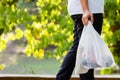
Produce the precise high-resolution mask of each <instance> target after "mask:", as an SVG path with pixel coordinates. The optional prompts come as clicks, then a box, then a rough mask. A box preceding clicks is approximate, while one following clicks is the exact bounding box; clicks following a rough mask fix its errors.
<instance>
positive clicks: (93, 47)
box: [75, 21, 114, 74]
mask: <svg viewBox="0 0 120 80" xmlns="http://www.w3.org/2000/svg"><path fill="white" fill-rule="evenodd" d="M112 64H114V59H113V56H112V53H111V52H110V50H109V48H108V47H107V46H106V44H105V42H104V41H103V39H102V38H101V37H100V35H99V34H98V33H97V32H96V30H95V29H94V28H93V25H92V24H91V22H90V21H89V22H88V25H87V26H85V27H84V28H83V32H82V35H81V39H80V41H79V45H78V50H77V56H76V66H75V74H80V73H86V72H87V71H88V70H89V69H94V68H102V67H110V66H111V65H112Z"/></svg>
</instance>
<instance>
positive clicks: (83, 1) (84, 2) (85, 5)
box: [80, 0, 89, 12]
mask: <svg viewBox="0 0 120 80" xmlns="http://www.w3.org/2000/svg"><path fill="white" fill-rule="evenodd" d="M80 2H81V5H82V9H83V12H85V11H89V7H88V0H80Z"/></svg>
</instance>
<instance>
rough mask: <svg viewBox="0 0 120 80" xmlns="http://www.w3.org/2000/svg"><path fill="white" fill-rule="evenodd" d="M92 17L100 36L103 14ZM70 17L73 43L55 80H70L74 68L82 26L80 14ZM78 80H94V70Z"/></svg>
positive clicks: (82, 75) (81, 75)
mask: <svg viewBox="0 0 120 80" xmlns="http://www.w3.org/2000/svg"><path fill="white" fill-rule="evenodd" d="M93 15H94V23H93V26H94V28H95V30H96V31H97V32H98V33H99V34H100V33H101V29H102V22H103V14H102V13H98V14H93ZM71 17H72V19H73V21H74V41H73V44H72V46H71V47H70V49H69V51H68V53H67V55H66V56H65V58H64V60H63V63H62V65H61V67H60V70H59V72H58V73H57V75H56V80H70V77H71V75H72V72H73V70H74V67H75V61H76V52H77V47H78V44H79V39H80V37H81V33H82V29H83V24H82V20H81V18H82V14H78V15H72V16H71ZM80 80H94V69H90V70H89V71H88V72H87V73H85V74H80Z"/></svg>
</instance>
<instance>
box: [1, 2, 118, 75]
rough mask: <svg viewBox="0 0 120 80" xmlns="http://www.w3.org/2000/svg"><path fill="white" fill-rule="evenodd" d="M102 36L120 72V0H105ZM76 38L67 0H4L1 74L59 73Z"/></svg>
mask: <svg viewBox="0 0 120 80" xmlns="http://www.w3.org/2000/svg"><path fill="white" fill-rule="evenodd" d="M101 37H102V38H103V39H104V40H105V42H106V43H107V45H108V47H109V48H110V50H111V51H112V53H113V56H114V59H115V62H116V65H115V66H114V67H111V68H107V69H102V70H100V71H96V72H95V74H99V75H108V74H109V75H110V74H118V75H119V74H120V59H119V58H120V0H105V10H104V23H103V29H102V35H101ZM72 40H73V22H72V20H71V18H70V16H69V15H68V12H67V0H0V69H1V70H0V74H53V75H55V74H56V73H57V71H58V69H59V66H60V64H61V62H62V60H63V58H64V56H65V55H66V53H67V51H68V49H69V47H70V45H71V44H72Z"/></svg>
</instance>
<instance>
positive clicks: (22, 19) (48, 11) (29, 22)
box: [0, 0, 73, 59]
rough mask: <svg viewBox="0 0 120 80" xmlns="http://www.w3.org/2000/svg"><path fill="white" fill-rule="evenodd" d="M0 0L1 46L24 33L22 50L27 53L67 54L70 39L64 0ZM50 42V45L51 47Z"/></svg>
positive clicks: (70, 22) (70, 23) (70, 24)
mask: <svg viewBox="0 0 120 80" xmlns="http://www.w3.org/2000/svg"><path fill="white" fill-rule="evenodd" d="M33 2H34V3H36V5H35V6H34V7H33V8H29V7H27V6H25V5H28V6H29V4H30V5H31V4H33ZM0 3H1V5H0V10H1V12H0V13H1V14H2V15H1V16H0V26H1V27H0V32H1V45H2V46H1V48H0V50H3V49H5V47H6V43H7V42H8V41H11V40H16V39H20V38H22V37H24V38H25V39H26V42H27V44H26V47H25V49H24V53H25V54H26V55H27V56H28V57H29V56H33V57H34V58H38V59H41V58H43V57H44V56H45V57H46V58H49V57H55V58H56V59H60V58H61V56H64V55H65V54H66V51H67V50H68V48H69V46H70V45H71V41H72V39H73V38H72V36H73V35H72V29H73V27H72V21H71V19H70V17H69V16H68V15H67V10H66V9H67V8H66V1H64V2H63V1H62V0H37V1H36V0H34V1H31V0H16V1H15V0H2V1H1V2H0ZM32 10H35V11H34V12H36V13H34V12H32ZM2 42H3V43H4V45H3V43H2ZM49 46H51V47H53V49H52V50H53V51H51V48H50V47H49ZM44 53H46V54H44ZM53 53H54V54H53Z"/></svg>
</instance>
